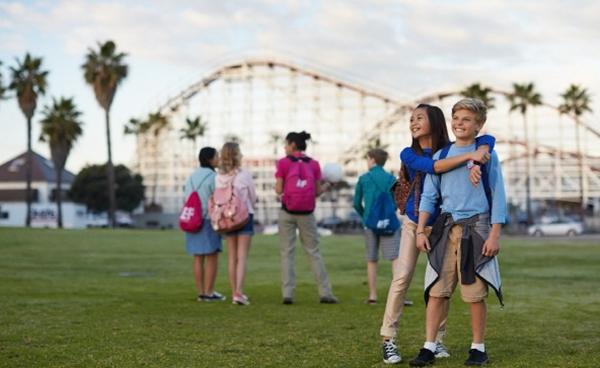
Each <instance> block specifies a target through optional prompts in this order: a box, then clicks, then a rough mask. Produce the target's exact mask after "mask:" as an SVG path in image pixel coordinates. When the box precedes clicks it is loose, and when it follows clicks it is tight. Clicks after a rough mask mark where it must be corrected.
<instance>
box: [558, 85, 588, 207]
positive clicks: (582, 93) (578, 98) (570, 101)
mask: <svg viewBox="0 0 600 368" xmlns="http://www.w3.org/2000/svg"><path fill="white" fill-rule="evenodd" d="M560 96H561V97H562V99H563V102H562V103H561V104H560V105H559V106H558V111H559V112H560V113H561V114H565V115H570V116H571V117H573V119H574V120H575V135H576V136H575V139H576V141H577V153H578V155H577V157H578V161H579V186H580V188H581V208H582V209H583V206H585V193H584V188H583V184H584V175H583V173H584V170H583V152H582V151H581V136H580V133H579V130H580V125H581V115H583V114H584V113H585V112H586V111H587V112H592V109H591V107H590V104H591V98H590V95H589V93H588V91H587V88H581V87H580V86H578V85H576V84H571V85H570V86H569V88H568V89H567V90H566V91H565V92H564V93H563V94H561V95H560Z"/></svg>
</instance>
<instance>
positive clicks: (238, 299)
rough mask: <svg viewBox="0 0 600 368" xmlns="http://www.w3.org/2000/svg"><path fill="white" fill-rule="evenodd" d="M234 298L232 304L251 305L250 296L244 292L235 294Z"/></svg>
mask: <svg viewBox="0 0 600 368" xmlns="http://www.w3.org/2000/svg"><path fill="white" fill-rule="evenodd" d="M232 299H233V301H232V302H231V304H237V305H250V300H248V297H247V296H246V295H244V294H242V295H234V296H233V298H232Z"/></svg>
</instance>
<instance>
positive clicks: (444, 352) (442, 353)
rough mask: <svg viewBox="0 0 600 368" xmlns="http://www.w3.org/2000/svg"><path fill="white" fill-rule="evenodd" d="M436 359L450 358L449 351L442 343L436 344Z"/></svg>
mask: <svg viewBox="0 0 600 368" xmlns="http://www.w3.org/2000/svg"><path fill="white" fill-rule="evenodd" d="M435 357H436V358H450V353H449V352H448V349H446V347H445V346H444V344H442V343H441V342H440V341H437V342H436V343H435Z"/></svg>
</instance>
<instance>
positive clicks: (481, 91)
mask: <svg viewBox="0 0 600 368" xmlns="http://www.w3.org/2000/svg"><path fill="white" fill-rule="evenodd" d="M492 92H493V91H492V89H491V88H490V87H483V86H482V85H481V83H473V84H471V85H470V86H467V87H466V88H465V89H463V90H462V91H460V95H461V96H463V97H470V98H477V99H480V100H481V101H483V103H484V104H485V105H486V106H487V107H488V109H493V108H494V107H495V105H494V100H495V98H494V97H493V96H490V93H492Z"/></svg>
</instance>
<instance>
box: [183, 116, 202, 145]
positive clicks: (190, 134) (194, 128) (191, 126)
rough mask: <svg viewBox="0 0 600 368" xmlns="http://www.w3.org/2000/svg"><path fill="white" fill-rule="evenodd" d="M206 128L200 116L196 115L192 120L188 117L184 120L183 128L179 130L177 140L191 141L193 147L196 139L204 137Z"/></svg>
mask: <svg viewBox="0 0 600 368" xmlns="http://www.w3.org/2000/svg"><path fill="white" fill-rule="evenodd" d="M206 128H207V124H206V122H204V121H202V116H200V115H198V116H196V117H195V118H194V119H192V118H190V117H188V118H186V119H185V128H181V129H179V134H180V135H179V138H180V139H187V140H190V141H192V142H193V143H194V147H195V146H196V139H198V137H202V136H204V133H206Z"/></svg>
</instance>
